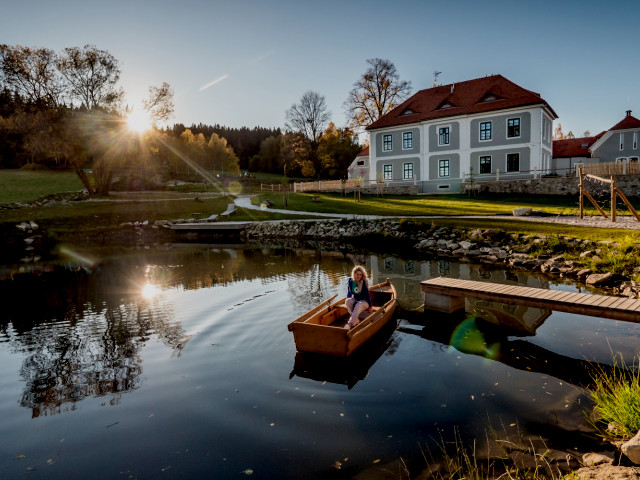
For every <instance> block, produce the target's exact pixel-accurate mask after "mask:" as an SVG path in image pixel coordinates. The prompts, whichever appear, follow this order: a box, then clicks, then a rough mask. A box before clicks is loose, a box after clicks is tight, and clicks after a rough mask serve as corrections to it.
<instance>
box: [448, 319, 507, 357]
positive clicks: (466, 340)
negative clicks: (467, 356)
mask: <svg viewBox="0 0 640 480" xmlns="http://www.w3.org/2000/svg"><path fill="white" fill-rule="evenodd" d="M449 345H450V346H451V347H453V348H455V349H456V350H458V351H459V352H464V353H471V354H475V355H482V356H483V357H486V358H497V356H498V354H499V352H500V344H498V343H493V344H491V345H488V344H487V341H486V339H485V337H484V334H483V333H482V332H481V331H480V330H478V327H477V325H476V321H475V318H469V319H467V320H465V321H463V322H462V323H460V325H458V327H457V328H456V329H455V330H454V332H453V334H452V335H451V340H450V342H449Z"/></svg>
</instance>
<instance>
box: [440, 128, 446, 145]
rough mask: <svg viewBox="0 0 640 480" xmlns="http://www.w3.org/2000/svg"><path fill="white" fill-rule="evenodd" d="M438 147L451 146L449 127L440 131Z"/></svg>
mask: <svg viewBox="0 0 640 480" xmlns="http://www.w3.org/2000/svg"><path fill="white" fill-rule="evenodd" d="M438 145H449V127H441V128H440V129H439V130H438Z"/></svg>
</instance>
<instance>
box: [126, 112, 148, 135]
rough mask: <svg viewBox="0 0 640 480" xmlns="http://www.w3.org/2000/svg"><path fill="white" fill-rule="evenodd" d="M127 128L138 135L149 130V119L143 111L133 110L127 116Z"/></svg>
mask: <svg viewBox="0 0 640 480" xmlns="http://www.w3.org/2000/svg"><path fill="white" fill-rule="evenodd" d="M127 126H128V127H129V129H130V130H132V131H134V132H138V133H142V132H146V131H147V130H151V119H150V118H149V115H147V113H146V112H144V111H138V110H133V111H131V112H130V113H129V115H127Z"/></svg>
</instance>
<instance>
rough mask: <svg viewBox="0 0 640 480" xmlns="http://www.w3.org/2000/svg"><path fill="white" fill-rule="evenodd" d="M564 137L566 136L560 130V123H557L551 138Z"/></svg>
mask: <svg viewBox="0 0 640 480" xmlns="http://www.w3.org/2000/svg"><path fill="white" fill-rule="evenodd" d="M565 138H567V137H566V136H565V134H564V132H563V131H562V124H561V123H558V125H557V126H556V129H555V130H554V131H553V139H554V140H564V139H565Z"/></svg>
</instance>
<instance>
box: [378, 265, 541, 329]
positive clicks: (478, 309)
mask: <svg viewBox="0 0 640 480" xmlns="http://www.w3.org/2000/svg"><path fill="white" fill-rule="evenodd" d="M368 263H369V264H370V268H371V274H372V277H373V279H372V283H378V282H381V281H384V280H385V279H386V278H389V279H391V281H392V282H393V284H394V286H395V287H396V291H397V292H398V302H399V303H400V305H401V306H402V307H403V308H404V309H409V310H410V309H414V308H418V307H420V306H421V305H422V304H423V303H424V294H423V292H422V290H421V286H420V282H421V281H423V280H427V279H429V278H433V277H441V276H442V277H452V278H460V279H464V280H481V281H485V282H493V283H500V284H505V285H520V286H525V287H535V288H549V282H548V281H546V280H544V279H541V278H536V277H534V276H531V274H530V273H527V272H513V271H509V270H506V269H499V268H495V267H492V266H489V265H482V264H480V265H478V264H469V263H456V262H450V261H447V260H429V261H425V262H417V261H415V260H404V259H401V258H398V257H391V256H388V257H378V256H376V255H371V256H370V258H369V261H368ZM465 301H466V308H465V310H466V311H467V312H468V313H470V314H472V315H475V316H477V317H480V318H482V319H484V320H486V321H488V322H491V323H495V324H497V325H501V326H505V327H509V328H510V329H512V330H515V331H522V332H523V333H528V334H534V333H535V330H536V329H537V328H538V327H539V326H540V325H542V323H543V322H544V321H545V320H546V319H547V318H548V317H549V315H551V311H550V310H546V309H540V308H533V307H522V306H517V305H507V304H503V303H500V302H487V301H483V300H477V299H473V298H467V299H466V300H465Z"/></svg>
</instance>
